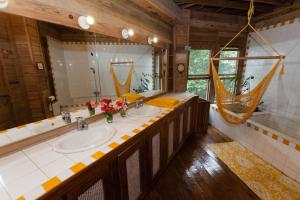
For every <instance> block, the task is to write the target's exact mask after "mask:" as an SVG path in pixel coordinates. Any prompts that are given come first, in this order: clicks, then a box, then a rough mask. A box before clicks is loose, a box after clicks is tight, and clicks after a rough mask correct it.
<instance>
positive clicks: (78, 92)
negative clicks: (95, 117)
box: [48, 38, 152, 104]
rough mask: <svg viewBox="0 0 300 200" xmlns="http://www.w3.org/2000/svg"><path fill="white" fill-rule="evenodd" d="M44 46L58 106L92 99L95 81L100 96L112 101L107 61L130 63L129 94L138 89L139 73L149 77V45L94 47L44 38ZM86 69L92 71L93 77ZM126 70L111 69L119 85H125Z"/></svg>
mask: <svg viewBox="0 0 300 200" xmlns="http://www.w3.org/2000/svg"><path fill="white" fill-rule="evenodd" d="M48 46H49V52H50V61H51V65H52V68H53V70H54V81H55V85H56V92H57V96H58V97H57V98H58V100H59V101H60V102H61V104H73V103H83V102H85V101H86V100H88V99H92V98H93V92H94V91H96V84H95V78H96V82H97V87H98V91H100V90H101V96H102V97H104V96H107V97H114V96H115V89H114V83H113V80H112V75H111V71H110V62H111V61H125V60H133V62H134V66H135V71H134V74H133V76H132V84H131V90H132V89H133V88H137V87H138V86H139V85H140V78H141V77H142V72H143V73H148V74H152V47H151V46H149V45H131V44H128V45H113V44H96V45H95V44H88V43H72V42H61V41H58V40H54V39H51V38H48ZM90 68H94V69H95V70H96V77H94V75H93V73H92V71H91V70H90ZM129 69H130V66H129V65H122V66H115V71H116V74H117V76H118V78H119V80H120V82H121V83H124V82H125V80H126V78H127V75H128V71H129ZM99 82H100V84H99ZM99 85H100V86H101V88H99Z"/></svg>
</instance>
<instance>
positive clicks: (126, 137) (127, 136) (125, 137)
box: [122, 135, 131, 140]
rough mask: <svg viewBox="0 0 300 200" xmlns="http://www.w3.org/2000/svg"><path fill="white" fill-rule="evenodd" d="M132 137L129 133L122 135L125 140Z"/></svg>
mask: <svg viewBox="0 0 300 200" xmlns="http://www.w3.org/2000/svg"><path fill="white" fill-rule="evenodd" d="M130 138H131V137H130V136H129V135H123V136H122V139H123V140H128V139H130Z"/></svg>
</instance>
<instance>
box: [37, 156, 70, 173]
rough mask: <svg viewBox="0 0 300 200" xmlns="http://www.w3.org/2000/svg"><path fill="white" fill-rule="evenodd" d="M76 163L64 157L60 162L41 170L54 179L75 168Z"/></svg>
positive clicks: (57, 161)
mask: <svg viewBox="0 0 300 200" xmlns="http://www.w3.org/2000/svg"><path fill="white" fill-rule="evenodd" d="M74 164H75V162H73V161H72V160H70V159H68V158H65V157H62V158H59V159H58V160H56V161H54V162H52V163H50V164H48V165H47V166H44V167H41V170H42V171H43V172H44V173H45V174H46V175H47V176H48V177H49V178H52V177H53V176H56V175H57V174H59V173H60V172H62V171H64V170H66V169H68V168H70V167H71V166H73V165H74Z"/></svg>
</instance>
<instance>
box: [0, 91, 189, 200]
mask: <svg viewBox="0 0 300 200" xmlns="http://www.w3.org/2000/svg"><path fill="white" fill-rule="evenodd" d="M165 96H167V97H173V98H177V99H180V100H183V101H186V100H189V99H190V98H192V97H193V96H194V95H192V94H189V93H177V94H175V93H170V94H166V95H165ZM144 106H149V105H144ZM133 109H135V108H133ZM171 111H172V109H164V108H162V109H161V112H160V113H157V115H155V116H154V117H143V118H141V117H140V118H132V117H130V110H129V111H128V113H129V116H128V117H125V118H122V117H120V116H119V114H116V115H114V121H113V123H112V124H109V125H111V126H112V127H114V128H115V129H116V130H117V132H116V134H115V136H114V137H113V138H112V139H111V140H110V141H109V142H107V143H105V144H103V145H102V146H99V147H96V148H93V149H91V150H87V151H84V152H79V153H70V154H62V153H57V152H55V151H54V150H53V144H54V143H55V141H56V140H57V139H59V138H60V137H64V135H63V136H60V137H57V138H54V139H51V140H48V141H45V142H42V143H40V144H37V145H34V146H31V147H29V148H27V149H24V150H22V151H19V152H16V153H13V154H11V155H9V156H6V157H3V158H0V197H1V200H11V199H36V198H37V197H39V196H41V195H43V194H45V193H46V192H47V191H49V190H51V188H53V187H55V186H56V185H58V184H59V183H61V182H63V181H64V180H66V179H68V178H69V177H71V176H72V175H74V174H75V173H77V172H78V171H80V170H81V169H83V168H84V167H86V166H88V165H90V164H91V163H93V162H95V161H96V160H98V159H99V158H101V156H103V155H105V154H106V153H108V152H110V151H112V150H113V149H114V148H116V147H117V146H118V145H120V144H122V143H124V142H125V141H126V140H128V139H129V138H130V137H132V136H134V135H135V134H137V133H138V132H139V131H141V130H143V129H145V128H146V127H147V126H149V125H151V123H153V122H155V121H156V120H157V119H158V118H161V117H163V116H164V115H165V114H167V113H168V112H171ZM79 114H80V113H79ZM104 123H106V121H105V120H99V121H97V122H95V123H93V124H92V125H98V124H99V125H101V124H104Z"/></svg>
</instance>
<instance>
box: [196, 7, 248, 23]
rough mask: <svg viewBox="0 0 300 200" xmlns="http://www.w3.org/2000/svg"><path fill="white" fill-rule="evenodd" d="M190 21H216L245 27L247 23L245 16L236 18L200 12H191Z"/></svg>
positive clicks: (235, 16)
mask: <svg viewBox="0 0 300 200" xmlns="http://www.w3.org/2000/svg"><path fill="white" fill-rule="evenodd" d="M191 19H196V20H204V21H216V22H223V23H228V24H240V25H245V24H246V23H247V17H246V16H237V15H229V14H221V13H208V12H201V11H194V10H192V12H191Z"/></svg>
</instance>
